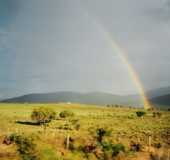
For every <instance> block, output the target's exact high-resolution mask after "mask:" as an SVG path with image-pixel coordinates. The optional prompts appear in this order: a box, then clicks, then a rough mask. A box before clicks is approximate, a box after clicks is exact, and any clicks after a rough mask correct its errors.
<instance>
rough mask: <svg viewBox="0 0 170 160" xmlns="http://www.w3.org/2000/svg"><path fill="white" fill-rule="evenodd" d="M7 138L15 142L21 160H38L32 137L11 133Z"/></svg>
mask: <svg viewBox="0 0 170 160" xmlns="http://www.w3.org/2000/svg"><path fill="white" fill-rule="evenodd" d="M9 140H10V141H11V142H13V143H15V144H16V146H17V151H18V153H19V155H20V156H21V158H22V159H23V160H38V157H37V155H36V144H35V143H34V139H33V137H26V136H24V135H18V134H11V135H10V136H9Z"/></svg>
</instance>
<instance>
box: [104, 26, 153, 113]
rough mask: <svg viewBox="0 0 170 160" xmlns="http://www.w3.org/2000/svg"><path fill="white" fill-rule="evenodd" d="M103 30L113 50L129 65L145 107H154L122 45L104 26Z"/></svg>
mask: <svg viewBox="0 0 170 160" xmlns="http://www.w3.org/2000/svg"><path fill="white" fill-rule="evenodd" d="M102 31H103V32H104V33H105V36H106V38H107V40H108V41H109V43H110V45H111V47H112V50H113V52H114V53H116V54H117V55H118V56H119V58H120V59H121V61H122V63H123V64H124V65H125V66H126V67H127V70H128V73H129V75H130V77H131V79H132V81H133V82H134V84H135V86H136V88H137V90H138V92H139V94H140V97H141V99H142V101H143V106H144V108H145V109H147V110H148V109H152V107H153V106H152V105H151V103H150V102H149V100H148V98H147V96H146V95H145V91H144V87H143V85H142V83H141V81H140V79H139V76H138V74H137V73H136V71H135V69H134V68H133V66H132V65H131V64H130V62H129V60H128V58H127V57H126V52H125V51H124V50H123V49H122V48H121V47H119V45H117V44H116V42H115V41H114V40H113V39H112V37H111V34H110V33H109V32H106V31H105V30H103V28H102Z"/></svg>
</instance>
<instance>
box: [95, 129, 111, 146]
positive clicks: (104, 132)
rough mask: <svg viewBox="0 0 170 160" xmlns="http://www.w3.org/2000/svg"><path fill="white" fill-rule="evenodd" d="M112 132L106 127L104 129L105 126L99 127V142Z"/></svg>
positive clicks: (97, 136)
mask: <svg viewBox="0 0 170 160" xmlns="http://www.w3.org/2000/svg"><path fill="white" fill-rule="evenodd" d="M110 134H111V131H109V130H106V129H104V128H98V129H97V130H96V138H97V141H98V142H99V143H101V142H102V140H103V138H104V136H110Z"/></svg>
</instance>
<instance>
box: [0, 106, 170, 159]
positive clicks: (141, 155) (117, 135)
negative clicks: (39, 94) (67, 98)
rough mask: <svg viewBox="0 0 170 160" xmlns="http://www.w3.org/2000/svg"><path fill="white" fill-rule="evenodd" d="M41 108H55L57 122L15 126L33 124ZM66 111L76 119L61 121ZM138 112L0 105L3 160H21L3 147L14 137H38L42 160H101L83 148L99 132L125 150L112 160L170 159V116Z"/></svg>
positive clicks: (13, 150) (13, 148)
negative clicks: (135, 147)
mask: <svg viewBox="0 0 170 160" xmlns="http://www.w3.org/2000/svg"><path fill="white" fill-rule="evenodd" d="M41 106H42V107H50V108H53V109H54V110H55V111H56V113H57V117H56V120H53V121H52V122H50V123H49V125H48V126H47V128H46V129H44V127H42V126H37V125H28V124H19V123H16V121H23V122H25V121H30V120H31V118H30V115H31V112H32V110H33V109H35V108H38V107H41ZM63 110H70V111H72V112H74V114H75V116H74V117H71V118H63V119H62V118H59V116H58V115H59V113H60V112H61V111H63ZM138 110H142V109H132V108H119V107H101V106H90V105H79V104H62V103H61V104H0V160H10V159H11V160H19V159H20V156H19V155H18V152H17V148H16V145H15V144H10V145H6V144H4V143H3V141H4V138H5V136H7V135H10V134H11V133H17V134H24V135H28V136H29V135H34V136H35V137H37V138H36V142H35V143H36V145H37V152H39V154H40V159H41V160H86V159H89V160H97V159H100V158H99V157H96V155H95V154H94V153H93V151H91V152H89V153H84V152H83V150H82V148H83V147H84V146H88V145H89V144H92V143H95V132H96V129H98V128H104V129H106V130H110V131H111V134H110V135H109V136H106V137H105V141H109V142H112V143H113V144H120V143H121V144H123V145H124V146H125V152H124V153H122V154H120V155H118V156H117V157H114V158H113V157H112V158H110V159H125V160H126V159H127V160H130V159H132V160H138V159H139V160H145V159H146V160H150V159H151V160H152V159H153V158H154V157H152V156H151V153H152V154H154V155H155V158H159V157H160V158H161V157H162V159H163V160H164V157H165V158H166V159H165V160H168V159H170V112H168V111H159V112H160V113H161V116H160V117H153V111H147V113H146V115H145V116H144V117H137V115H136V111H138ZM74 121H76V123H78V124H79V128H78V129H75V128H74V125H73V122H74ZM68 136H69V137H71V139H72V141H71V142H70V143H73V144H72V145H73V146H74V147H72V149H68V148H67V147H66V145H65V140H66V139H67V138H68ZM132 142H133V143H134V144H140V146H141V149H140V151H138V152H137V151H132V150H131V147H132V146H131V144H132ZM156 154H157V155H156ZM108 159H109V158H108ZM110 159H109V160H110ZM106 160H107V159H106Z"/></svg>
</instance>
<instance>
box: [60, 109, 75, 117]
mask: <svg viewBox="0 0 170 160" xmlns="http://www.w3.org/2000/svg"><path fill="white" fill-rule="evenodd" d="M59 116H60V117H61V118H67V117H73V116H74V113H73V112H71V111H67V110H65V111H62V112H60V114H59Z"/></svg>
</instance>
